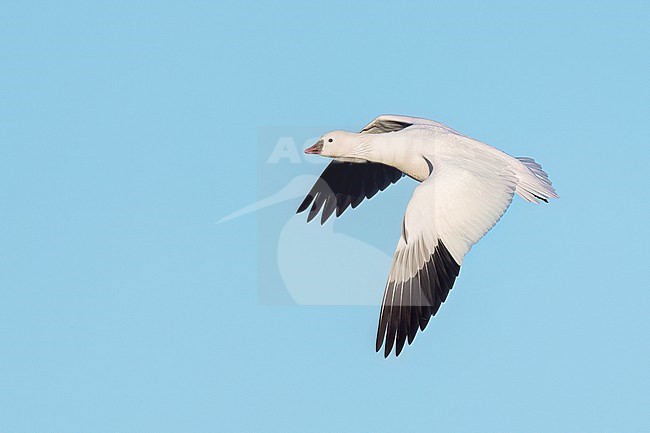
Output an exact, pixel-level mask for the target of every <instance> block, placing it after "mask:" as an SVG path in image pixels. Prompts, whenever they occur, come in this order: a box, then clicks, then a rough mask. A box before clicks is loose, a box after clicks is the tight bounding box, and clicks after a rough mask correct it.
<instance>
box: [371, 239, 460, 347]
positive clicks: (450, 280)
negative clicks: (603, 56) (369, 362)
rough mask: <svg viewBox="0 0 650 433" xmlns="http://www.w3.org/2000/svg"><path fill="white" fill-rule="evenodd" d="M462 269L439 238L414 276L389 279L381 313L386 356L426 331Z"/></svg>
mask: <svg viewBox="0 0 650 433" xmlns="http://www.w3.org/2000/svg"><path fill="white" fill-rule="evenodd" d="M459 272H460V265H458V263H456V261H455V260H454V259H453V257H452V256H451V254H450V253H449V250H447V247H445V244H443V243H442V241H441V240H440V239H438V245H437V246H436V247H435V249H434V251H433V254H431V256H430V258H429V260H428V261H427V262H426V263H425V264H424V266H423V267H422V268H421V269H420V270H419V271H418V272H417V274H416V275H415V276H413V277H412V278H411V279H409V280H408V281H405V282H403V283H398V284H395V282H394V281H389V282H388V284H387V285H386V296H385V300H384V303H383V304H382V306H381V314H380V316H379V327H378V329H377V343H376V350H377V352H379V350H380V349H381V346H382V344H384V356H385V357H388V355H390V352H391V351H392V350H393V346H395V356H399V354H400V352H401V351H402V349H403V348H404V343H405V342H406V341H408V344H411V343H412V342H413V339H414V338H415V334H416V333H417V331H418V328H419V329H420V330H422V331H424V328H426V326H427V324H428V323H429V319H430V318H431V316H435V314H436V313H437V312H438V309H439V308H440V305H441V304H442V303H443V302H445V300H446V299H447V295H448V294H449V291H450V290H451V288H452V286H453V285H454V281H455V280H456V277H457V276H458V273H459Z"/></svg>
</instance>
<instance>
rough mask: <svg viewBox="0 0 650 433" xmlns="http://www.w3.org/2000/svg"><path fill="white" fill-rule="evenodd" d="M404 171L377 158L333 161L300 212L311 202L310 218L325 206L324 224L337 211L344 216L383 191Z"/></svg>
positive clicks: (308, 219)
mask: <svg viewBox="0 0 650 433" xmlns="http://www.w3.org/2000/svg"><path fill="white" fill-rule="evenodd" d="M401 177H402V172H401V171H400V170H398V169H396V168H394V167H390V166H388V165H384V164H380V163H377V162H364V163H352V162H339V161H332V162H331V163H330V164H329V165H328V166H327V168H325V170H324V171H323V173H322V174H321V175H320V178H319V179H318V180H317V181H316V183H315V184H314V186H313V187H312V188H311V190H310V191H309V194H307V197H305V199H304V200H303V201H302V203H301V204H300V206H299V207H298V210H297V211H296V213H300V212H303V211H304V210H306V209H307V208H308V207H309V205H312V206H311V209H309V214H308V216H307V221H308V222H309V221H311V220H312V219H313V218H314V217H315V216H316V215H317V214H318V212H319V211H320V210H321V208H322V209H323V213H322V215H321V224H323V223H325V221H327V219H328V218H329V217H330V216H331V215H332V213H334V211H336V216H337V217H338V216H340V215H341V214H342V213H343V212H344V211H345V210H346V209H347V208H348V207H350V206H351V207H352V208H353V209H354V208H355V207H357V206H358V205H359V203H361V202H362V201H363V199H364V198H371V197H372V196H374V195H375V194H377V192H378V191H383V190H384V189H386V187H388V185H390V184H391V183H395V182H397V181H398V180H399V179H400V178H401Z"/></svg>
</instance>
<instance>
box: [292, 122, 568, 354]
mask: <svg viewBox="0 0 650 433" xmlns="http://www.w3.org/2000/svg"><path fill="white" fill-rule="evenodd" d="M305 153H309V154H318V155H321V156H326V157H329V158H333V159H334V161H332V162H331V163H330V164H329V165H328V166H327V168H326V169H325V170H324V171H323V173H322V174H321V175H320V178H319V179H318V181H317V182H316V184H315V185H314V186H313V187H312V189H311V191H309V194H308V195H307V197H306V198H305V199H304V201H303V202H302V204H300V206H299V207H298V211H297V212H298V213H300V212H303V211H305V210H307V208H309V207H310V205H311V208H310V209H309V214H308V217H307V221H311V220H312V219H313V218H314V217H315V216H316V215H317V214H318V212H319V211H320V210H321V208H322V210H323V211H322V215H321V224H322V223H324V222H325V221H326V220H327V219H328V218H329V217H330V216H331V215H332V213H333V212H334V211H336V216H337V217H338V216H340V215H341V214H342V213H343V212H344V211H345V210H346V209H347V208H348V207H352V208H355V207H357V206H358V205H359V204H360V203H361V201H363V199H364V198H371V197H372V196H374V195H375V194H376V193H377V192H378V191H381V190H384V189H385V188H386V187H388V185H390V184H392V183H395V182H397V181H398V180H399V179H400V178H401V177H402V176H403V174H406V175H408V176H409V177H411V178H413V179H415V180H417V181H419V182H421V183H420V185H418V186H417V187H416V188H415V190H414V191H413V196H412V197H411V201H410V202H409V204H408V206H407V208H406V213H405V214H404V219H403V221H402V227H401V236H400V238H399V241H398V243H397V249H396V251H395V255H394V257H393V264H392V267H391V269H390V272H389V274H388V282H387V283H386V288H385V290H384V298H383V301H382V306H381V314H380V317H379V328H378V330H377V342H376V350H377V351H379V350H380V349H381V346H382V344H383V343H384V342H385V345H384V356H386V357H387V356H388V355H389V354H390V352H391V351H392V349H393V347H395V355H396V356H398V355H399V354H400V352H401V351H402V348H403V347H404V343H405V342H406V341H408V343H409V344H411V343H412V342H413V339H414V337H415V334H416V333H417V331H418V329H420V330H424V328H425V327H426V326H427V323H428V322H429V319H430V318H431V316H434V315H435V314H436V313H437V312H438V309H439V308H440V305H441V304H442V303H443V302H444V301H445V299H447V295H448V293H449V290H451V288H452V286H453V284H454V280H455V279H456V277H457V276H458V273H459V271H460V266H461V265H462V263H463V258H464V257H465V254H467V252H468V251H469V250H470V248H471V247H472V245H474V244H475V243H476V242H478V241H479V239H481V238H482V237H483V235H485V233H487V232H488V230H490V229H491V228H492V227H493V226H494V225H495V224H496V222H497V221H498V220H499V219H500V218H501V216H502V215H503V214H504V212H505V211H506V209H507V208H508V206H509V205H510V203H511V202H512V198H513V196H514V193H515V192H516V193H517V194H519V196H521V197H522V198H523V199H524V200H527V201H529V202H532V203H539V200H542V201H545V202H548V199H550V198H557V197H558V195H557V194H556V193H555V189H554V188H553V186H552V184H551V182H550V181H549V179H548V176H547V174H546V173H545V172H544V171H543V170H542V167H541V166H540V165H539V164H537V163H536V162H535V161H534V160H533V159H531V158H524V157H517V158H514V157H512V156H510V155H507V154H505V153H504V152H501V151H500V150H498V149H495V148H493V147H491V146H488V145H487V144H485V143H481V142H480V141H477V140H474V139H472V138H469V137H466V136H464V135H462V134H460V133H458V132H456V131H454V130H453V129H451V128H449V127H447V126H445V125H443V124H441V123H438V122H434V121H432V120H428V119H422V118H417V117H407V116H395V115H383V116H379V117H377V118H376V119H374V120H373V121H372V122H370V123H369V124H368V125H367V126H366V127H365V128H363V129H362V130H361V132H359V133H352V132H345V131H333V132H330V133H327V134H325V135H323V136H322V137H321V139H320V140H318V142H317V143H316V144H314V145H313V146H311V147H309V148H308V149H306V150H305ZM402 173H403V174H402Z"/></svg>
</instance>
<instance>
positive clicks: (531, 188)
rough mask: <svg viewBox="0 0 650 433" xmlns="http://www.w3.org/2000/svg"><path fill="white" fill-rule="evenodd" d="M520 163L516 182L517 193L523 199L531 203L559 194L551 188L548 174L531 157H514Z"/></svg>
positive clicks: (555, 196)
mask: <svg viewBox="0 0 650 433" xmlns="http://www.w3.org/2000/svg"><path fill="white" fill-rule="evenodd" d="M516 158H517V160H519V162H521V164H519V165H518V169H517V176H518V178H519V182H518V183H517V194H519V196H520V197H522V198H523V199H524V200H526V201H529V202H531V203H539V200H544V201H545V202H548V200H549V199H550V198H558V197H559V196H558V195H557V193H556V192H555V188H553V184H552V183H551V181H550V180H549V179H548V174H546V172H545V171H544V170H542V166H541V165H539V164H538V163H537V162H535V160H534V159H533V158H527V157H525V156H517V157H516Z"/></svg>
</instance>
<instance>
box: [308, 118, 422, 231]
mask: <svg viewBox="0 0 650 433" xmlns="http://www.w3.org/2000/svg"><path fill="white" fill-rule="evenodd" d="M422 122H429V121H427V120H426V119H418V118H415V117H406V116H393V115H384V116H379V117H377V118H375V119H374V120H373V121H372V122H370V123H369V124H367V125H366V126H365V127H364V128H363V129H362V130H361V133H362V134H382V133H386V132H395V131H401V130H402V129H404V128H408V127H409V126H411V125H413V124H414V123H422ZM401 177H402V172H401V171H399V170H398V169H396V168H394V167H391V166H388V165H385V164H380V163H377V162H361V163H352V162H343V161H336V160H334V161H332V162H331V163H330V164H329V165H328V166H327V168H325V171H323V173H322V174H321V175H320V177H319V178H318V180H317V181H316V183H315V184H314V186H313V187H312V188H311V190H310V191H309V193H308V194H307V197H305V199H304V200H303V201H302V203H301V204H300V206H299V207H298V210H297V211H296V213H300V212H303V211H305V210H306V209H307V208H308V207H309V206H310V205H311V208H310V209H309V214H308V215H307V221H308V222H309V221H311V220H312V219H313V218H314V217H315V216H316V215H317V214H318V212H319V211H320V210H321V209H323V213H322V214H321V224H323V223H325V221H327V219H328V218H329V217H330V216H331V215H332V213H334V211H336V216H337V217H339V216H340V215H341V214H342V213H343V212H344V211H345V210H346V209H347V208H348V207H350V206H351V207H352V208H353V209H354V208H355V207H357V206H358V205H359V204H360V203H361V202H362V201H363V199H366V198H371V197H372V196H374V195H375V194H377V192H378V191H383V190H384V189H386V188H387V187H388V185H390V184H392V183H395V182H397V181H398V180H400V178H401Z"/></svg>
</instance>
